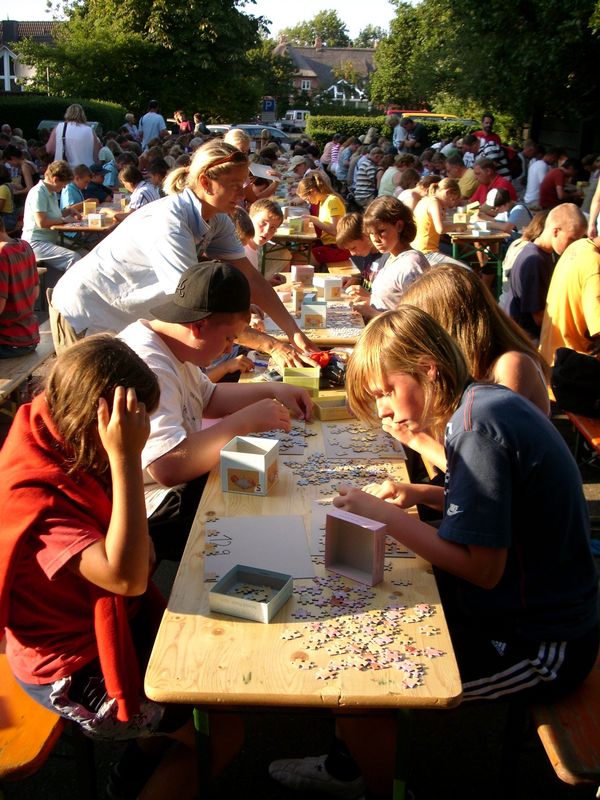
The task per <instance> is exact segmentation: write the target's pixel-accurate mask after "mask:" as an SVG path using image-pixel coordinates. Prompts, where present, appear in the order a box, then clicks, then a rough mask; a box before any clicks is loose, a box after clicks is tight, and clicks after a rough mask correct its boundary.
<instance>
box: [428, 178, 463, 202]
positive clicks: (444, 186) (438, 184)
mask: <svg viewBox="0 0 600 800" xmlns="http://www.w3.org/2000/svg"><path fill="white" fill-rule="evenodd" d="M428 177H433V178H435V179H436V180H435V181H434V182H433V183H431V184H429V186H428V187H427V194H428V195H429V196H431V195H435V194H437V193H438V192H443V191H447V192H449V193H450V194H454V195H456V196H457V197H460V187H459V185H458V181H455V180H454V179H453V178H441V179H440V176H439V175H431V176H428Z"/></svg>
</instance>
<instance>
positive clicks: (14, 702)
mask: <svg viewBox="0 0 600 800" xmlns="http://www.w3.org/2000/svg"><path fill="white" fill-rule="evenodd" d="M64 727H65V723H64V720H63V719H61V717H59V716H58V714H53V713H52V711H48V710H47V709H45V708H43V706H40V705H39V704H38V703H36V702H35V700H32V699H31V698H30V697H29V695H28V694H27V693H26V692H24V691H23V689H21V687H20V686H19V684H18V683H17V682H16V680H15V679H14V677H13V674H12V672H11V671H10V667H9V666H8V661H7V658H6V655H5V654H4V652H1V653H0V781H4V780H18V779H20V778H26V777H27V776H28V775H33V774H34V773H35V772H37V770H38V769H39V768H40V767H41V766H42V764H43V763H44V761H45V760H46V759H47V758H48V756H49V755H50V753H51V752H52V749H53V748H54V745H55V744H56V742H57V741H58V739H59V737H60V735H61V733H62V732H63V730H64Z"/></svg>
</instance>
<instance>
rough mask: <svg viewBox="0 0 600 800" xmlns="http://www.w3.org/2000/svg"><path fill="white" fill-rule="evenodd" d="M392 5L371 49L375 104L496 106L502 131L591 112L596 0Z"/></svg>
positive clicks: (467, 109) (599, 16) (598, 54)
mask: <svg viewBox="0 0 600 800" xmlns="http://www.w3.org/2000/svg"><path fill="white" fill-rule="evenodd" d="M396 9H397V10H396V15H395V17H394V19H393V20H392V23H391V25H390V34H389V36H388V37H387V39H386V40H385V41H383V42H382V43H381V44H380V45H379V46H378V48H377V51H376V54H375V61H376V64H377V71H376V73H375V75H374V76H373V81H372V89H371V99H372V100H373V101H374V102H378V103H386V104H387V103H397V104H399V105H404V106H405V107H406V106H409V107H410V106H411V105H412V104H413V103H415V102H419V101H421V100H427V101H428V102H430V103H434V104H435V105H437V106H439V107H442V106H443V109H442V110H444V111H447V112H449V111H450V110H451V109H450V108H449V107H448V105H447V104H446V103H445V102H444V103H439V98H454V99H455V100H456V102H457V106H458V107H457V108H456V109H454V110H455V111H456V112H457V113H458V114H459V115H460V116H479V112H480V111H481V110H485V109H487V108H489V109H491V110H492V111H494V110H501V111H502V112H503V115H504V116H505V120H504V121H503V122H502V123H501V122H500V120H499V119H498V124H497V128H498V129H499V130H502V128H504V130H505V133H504V135H505V136H506V137H508V136H509V135H510V132H511V130H512V133H513V134H514V133H515V130H514V128H515V121H518V122H523V121H526V120H528V119H530V118H531V117H532V116H536V115H543V114H545V113H549V112H556V111H557V110H560V112H561V114H562V115H568V114H573V115H577V116H583V117H585V116H593V115H595V114H597V107H598V95H599V90H600V73H599V72H598V70H595V69H594V68H593V66H592V65H593V64H597V63H598V61H599V60H600V37H599V35H598V28H599V26H600V3H599V2H598V0H578V1H577V2H572V3H564V2H562V0H517V2H515V3H506V2H505V0H488V2H487V3H485V4H482V3H481V2H479V0H463V2H461V3H460V4H457V3H455V2H454V1H453V0H422V1H421V2H420V3H418V4H415V5H412V4H410V3H407V2H401V1H400V0H398V2H397V3H396ZM496 116H497V117H498V118H499V117H500V115H499V114H497V115H496Z"/></svg>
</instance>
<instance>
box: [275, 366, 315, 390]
mask: <svg viewBox="0 0 600 800" xmlns="http://www.w3.org/2000/svg"><path fill="white" fill-rule="evenodd" d="M320 380H321V367H284V368H283V382H284V383H291V384H292V385H293V386H301V387H302V388H303V389H306V390H307V391H308V393H309V394H310V396H311V397H316V396H317V395H318V394H319V382H320Z"/></svg>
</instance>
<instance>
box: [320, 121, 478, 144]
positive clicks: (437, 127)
mask: <svg viewBox="0 0 600 800" xmlns="http://www.w3.org/2000/svg"><path fill="white" fill-rule="evenodd" d="M419 121H420V122H423V125H425V127H426V128H427V130H428V132H429V140H430V141H431V142H435V141H438V140H439V139H440V138H441V137H444V138H449V139H453V138H454V137H455V136H464V135H465V134H466V133H469V132H470V131H472V130H474V129H473V128H472V127H471V126H469V125H463V124H462V123H459V122H433V121H429V120H419ZM370 127H375V128H377V130H378V131H379V133H380V135H382V136H385V137H387V138H388V139H390V138H391V136H392V129H391V128H390V127H389V126H388V124H387V117H386V116H385V115H383V114H382V115H379V116H376V117H357V116H352V117H346V116H344V117H327V116H324V115H314V116H313V115H312V114H311V115H310V116H309V118H308V122H307V125H306V134H307V136H310V138H311V139H314V140H315V141H316V143H317V145H318V146H319V147H323V146H324V145H325V143H326V142H328V141H330V140H331V137H332V136H333V135H334V134H335V133H341V134H342V136H343V137H344V139H347V138H348V137H349V136H362V135H363V134H364V133H366V132H367V130H368V129H369V128H370Z"/></svg>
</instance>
